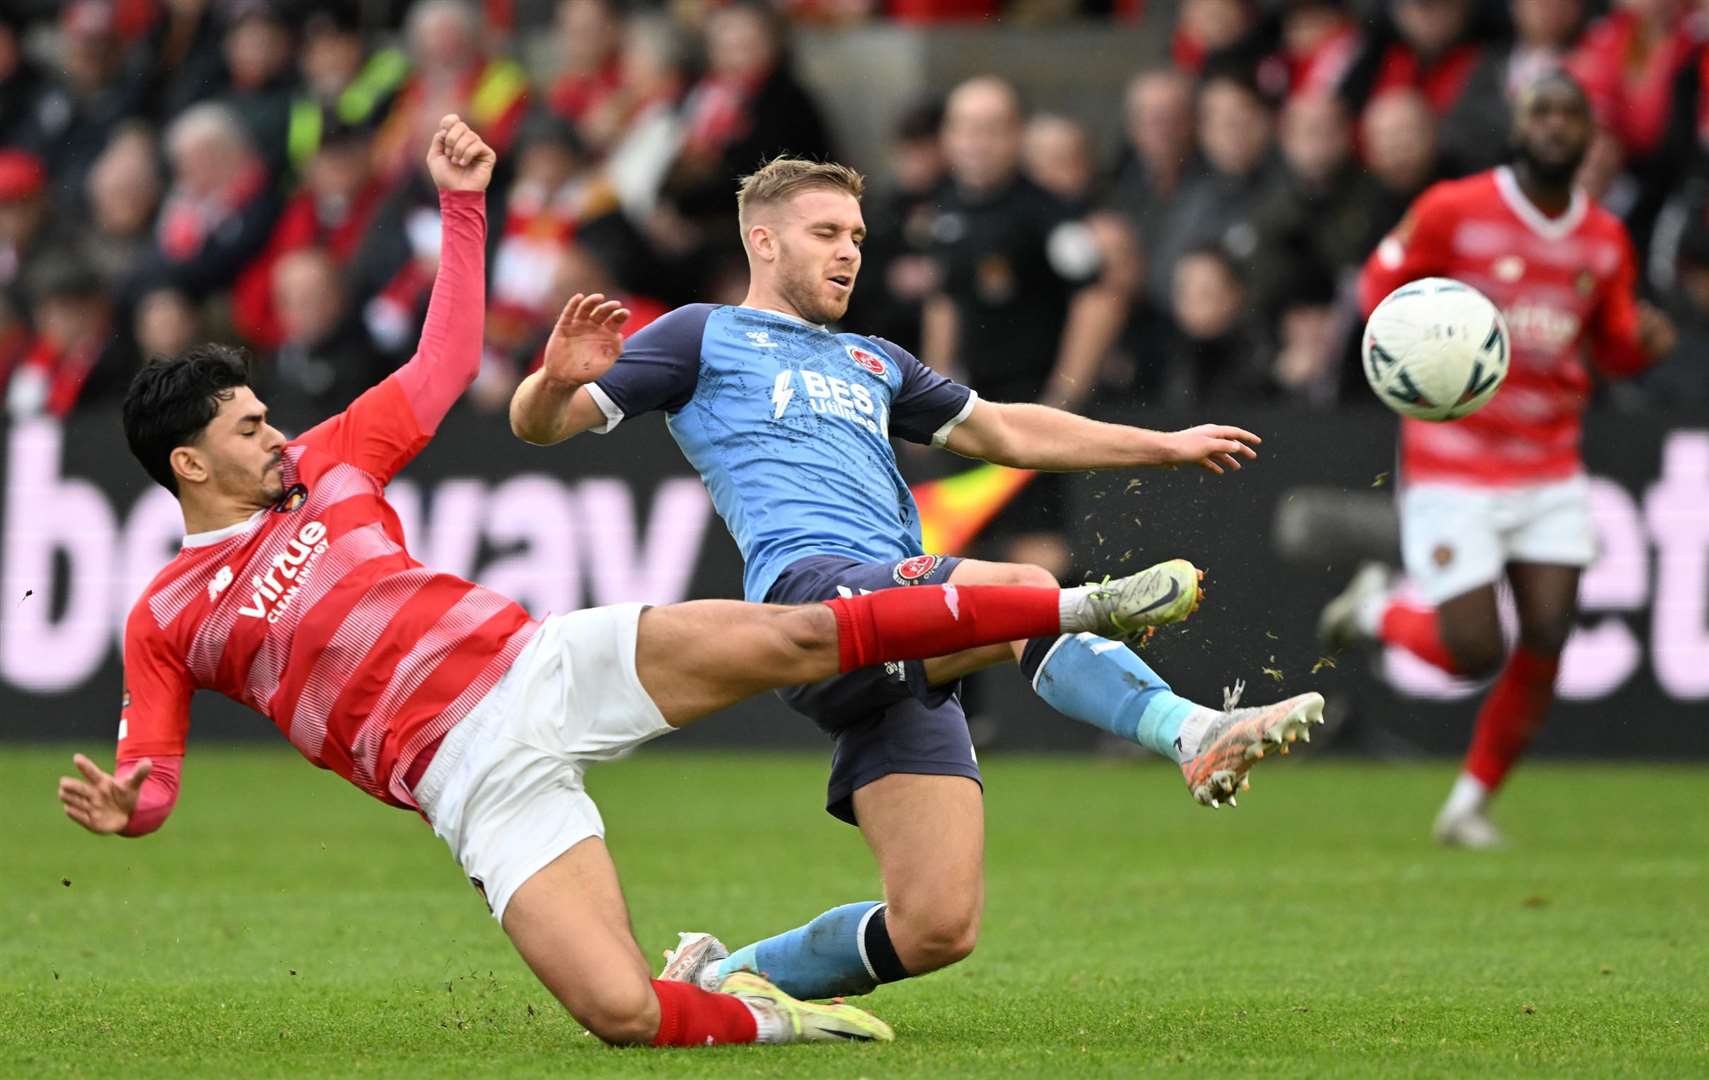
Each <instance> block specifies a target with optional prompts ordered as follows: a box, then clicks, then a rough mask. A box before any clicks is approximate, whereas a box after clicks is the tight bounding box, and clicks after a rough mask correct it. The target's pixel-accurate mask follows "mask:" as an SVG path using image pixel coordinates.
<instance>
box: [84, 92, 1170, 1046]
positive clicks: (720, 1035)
mask: <svg viewBox="0 0 1709 1080" xmlns="http://www.w3.org/2000/svg"><path fill="white" fill-rule="evenodd" d="M427 161H428V167H429V171H430V172H431V173H432V176H433V180H434V182H435V184H436V185H437V186H438V188H439V191H440V211H441V215H442V230H443V243H442V247H441V255H440V266H439V272H438V278H437V280H436V282H435V284H434V291H433V298H432V301H431V304H430V306H429V310H428V315H427V322H426V325H425V326H424V328H423V330H422V339H421V345H420V349H419V350H418V352H417V354H416V355H415V357H414V358H412V359H411V360H410V362H409V363H408V364H406V365H404V367H402V368H401V369H399V370H398V371H397V372H395V373H393V374H392V375H391V376H389V377H388V378H387V379H386V380H385V381H383V382H381V383H380V384H379V385H378V386H376V387H374V388H373V389H371V390H369V391H368V392H367V393H365V394H364V395H363V396H362V397H361V398H360V399H358V400H357V401H356V402H355V404H353V405H352V406H351V407H350V409H349V410H347V411H346V412H344V413H342V414H340V415H338V416H335V417H333V418H332V419H330V420H328V421H326V422H325V423H323V424H320V425H319V426H317V427H315V428H313V429H311V430H310V431H308V432H307V433H305V434H304V435H303V436H302V437H301V438H298V439H295V440H289V441H287V440H286V438H285V437H284V436H283V435H282V434H281V433H280V432H279V431H277V430H276V429H274V428H273V427H272V426H270V425H269V424H268V423H267V411H266V408H265V407H264V406H263V405H262V404H261V402H260V401H259V400H258V399H257V398H256V396H255V394H254V393H253V392H252V391H251V390H250V389H249V387H248V385H247V371H246V366H245V363H244V358H243V356H242V355H241V354H240V353H237V352H236V351H234V350H231V349H228V348H225V347H223V346H219V345H206V346H199V347H197V348H193V349H191V350H189V351H188V352H186V353H185V354H183V355H182V356H179V357H176V358H173V359H170V360H156V361H154V362H151V363H150V364H149V365H148V366H146V367H145V368H144V369H143V370H142V371H140V372H139V373H138V375H137V376H136V378H135V380H134V381H133V382H132V385H131V388H130V391H129V393H128V394H127V396H126V399H125V418H124V419H125V434H126V438H127V439H128V441H129V443H130V446H131V450H132V452H133V453H134V454H135V455H136V457H137V458H138V460H139V461H140V462H141V463H142V465H143V467H144V468H145V469H146V470H147V471H148V472H149V474H150V475H151V476H152V477H153V478H154V479H155V480H157V481H158V482H159V483H161V484H162V485H163V486H165V487H166V488H167V489H168V490H169V491H171V492H172V493H173V494H174V495H175V496H176V497H177V498H178V500H179V502H180V504H181V507H182V510H183V513H184V524H185V530H186V533H187V534H188V535H186V537H185V539H184V546H183V550H182V551H181V552H180V553H179V554H178V556H177V557H176V558H174V559H173V560H172V561H171V562H170V563H168V564H167V566H166V568H165V569H164V570H162V571H161V572H160V574H159V575H157V576H156V577H155V579H154V580H153V581H152V582H151V583H150V584H149V586H148V588H147V589H146V590H145V591H144V593H143V596H142V598H141V599H140V600H139V601H138V602H137V604H136V606H135V607H134V608H133V609H132V612H131V615H130V618H129V620H128V621H127V623H126V626H125V645H124V665H125V697H124V706H123V712H122V719H121V720H120V722H119V743H118V755H117V759H118V765H117V767H116V769H115V773H116V775H110V774H108V773H106V772H104V771H103V770H102V769H100V768H99V767H98V766H96V765H95V763H94V762H92V761H90V760H89V759H88V758H86V757H84V756H82V755H78V756H77V757H76V759H75V761H76V765H77V768H78V770H79V771H80V772H81V773H82V774H83V779H81V780H78V779H70V778H66V779H62V780H61V781H60V785H59V798H60V801H61V802H62V803H63V804H64V806H65V812H66V814H67V815H68V816H69V817H70V818H71V819H72V820H73V821H76V822H77V823H78V824H80V825H82V826H83V827H84V828H86V829H88V830H90V831H91V832H96V833H122V834H124V835H126V836H139V835H142V834H144V833H148V832H151V831H153V830H154V829H156V828H158V827H159V826H160V824H161V822H162V821H164V820H165V818H166V816H167V814H168V813H170V811H171V809H172V806H173V803H174V802H175V801H176V798H177V794H178V786H179V777H180V770H181V765H182V760H183V754H184V748H185V736H186V735H187V733H188V730H189V718H190V716H189V708H190V697H191V694H192V693H193V692H194V691H195V690H198V689H208V690H215V691H218V692H219V693H222V694H224V695H226V696H227V697H230V698H232V699H234V700H236V701H239V702H242V703H243V704H245V705H248V706H250V707H251V708H253V709H255V710H256V711H257V712H260V713H261V714H263V715H264V716H266V717H268V718H269V719H270V720H272V721H273V723H274V724H275V725H276V726H277V727H278V728H279V729H280V731H281V732H283V733H284V734H285V735H286V736H287V737H288V738H289V739H290V741H291V743H292V745H294V746H295V747H296V748H297V749H298V750H299V751H300V752H301V753H302V754H303V756H304V757H306V758H308V759H309V760H310V761H311V762H313V763H315V764H316V765H319V766H320V767H322V768H325V769H330V770H332V771H333V772H336V773H337V774H338V775H340V776H342V777H344V778H345V779H347V780H349V781H350V782H351V783H353V784H355V785H356V786H357V787H360V788H361V789H362V790H364V791H366V792H368V793H369V794H371V795H373V796H375V797H376V798H378V799H380V800H382V801H384V802H387V803H390V804H391V805H393V806H399V807H404V808H407V809H414V810H418V811H420V812H421V814H422V815H423V816H424V817H425V818H427V820H428V821H429V822H430V823H431V824H432V826H433V829H434V831H435V832H436V833H437V834H438V835H439V836H441V837H442V838H444V839H445V841H446V842H447V844H449V845H450V847H451V850H452V852H453V854H454V855H455V856H456V857H457V859H458V861H459V862H460V863H461V864H462V866H463V869H464V871H465V872H466V873H467V874H468V875H469V877H470V879H471V880H472V881H473V882H474V884H475V886H476V887H477V888H478V889H480V890H481V892H482V894H483V895H484V896H485V898H486V900H487V902H488V905H489V907H490V908H491V909H492V912H493V914H494V916H495V917H496V918H498V919H499V921H500V923H501V925H502V926H503V927H504V930H505V932H506V934H508V935H509V936H510V938H511V940H512V941H513V942H514V943H515V945H516V947H517V950H518V951H519V952H520V953H521V954H522V956H523V958H524V959H525V960H526V961H527V962H528V964H529V966H530V967H532V968H533V969H534V971H535V973H536V974H537V975H538V976H539V977H540V980H541V981H542V982H543V983H544V984H545V985H546V986H547V988H548V989H550V990H551V991H552V993H553V994H554V995H555V996H557V998H558V999H559V1000H560V1001H562V1002H563V1003H564V1005H565V1006H566V1007H567V1008H568V1009H569V1011H570V1012H571V1013H572V1014H573V1015H574V1016H575V1017H576V1018H577V1019H578V1020H580V1021H581V1022H582V1023H583V1024H585V1025H586V1026H587V1027H588V1028H589V1029H590V1030H591V1031H593V1032H594V1033H595V1034H596V1035H598V1036H600V1037H601V1038H603V1039H605V1040H607V1041H609V1042H617V1043H649V1042H650V1043H653V1044H655V1045H677V1046H700V1045H707V1044H710V1043H717V1042H754V1041H768V1042H778V1041H794V1040H799V1039H829V1038H843V1039H849V1038H854V1039H888V1038H890V1037H891V1033H890V1030H889V1028H888V1027H887V1026H886V1025H885V1024H884V1023H883V1022H882V1021H879V1020H877V1019H876V1018H874V1017H872V1016H870V1015H868V1014H866V1013H864V1012H862V1011H861V1010H859V1009H855V1008H853V1007H852V1006H846V1005H809V1004H805V1003H802V1002H797V1001H795V1000H794V999H793V998H790V997H788V996H787V995H785V994H783V993H782V992H781V991H779V990H777V989H776V987H774V986H772V985H771V984H770V983H768V982H767V981H766V980H764V979H763V978H761V977H759V976H757V975H754V974H751V973H744V974H742V975H741V976H740V977H739V978H738V977H736V976H732V977H731V979H729V980H726V981H725V982H724V984H723V985H722V986H720V987H719V990H721V991H722V992H721V993H708V992H706V991H705V990H702V989H700V988H699V987H694V986H688V985H686V984H682V983H662V982H654V981H653V980H652V978H651V973H650V969H649V967H648V965H647V962H646V961H645V959H643V957H642V954H641V951H640V949H639V947H638V946H637V945H636V943H635V940H634V937H633V935H632V933H631V931H630V928H629V918H628V913H627V911H626V909H625V906H624V903H623V897H622V893H621V892H620V890H619V888H618V884H617V875H616V871H615V869H614V868H613V866H612V863H611V858H610V856H609V854H608V853H607V851H606V848H605V845H604V843H603V840H602V837H603V834H604V827H603V824H602V822H601V821H600V817H599V811H598V809H597V808H596V807H595V806H594V804H593V801H592V800H591V799H590V798H589V797H588V795H587V792H586V790H585V788H584V787H583V784H582V774H583V771H584V770H585V768H586V767H587V765H589V764H590V763H592V762H595V761H601V760H607V759H610V758H613V757H616V756H618V755H620V754H622V753H624V752H626V751H628V750H630V749H632V748H634V747H635V746H636V745H638V744H640V743H642V742H645V741H647V740H649V739H652V738H656V737H657V736H659V735H663V734H665V733H667V732H669V731H671V730H672V729H673V728H676V727H680V726H681V725H683V724H686V723H689V722H690V721H692V720H695V719H697V718H698V717H700V716H703V715H705V714H707V713H709V712H712V711H715V710H717V709H719V708H722V707H724V706H726V705H729V704H732V703H734V702H736V701H738V700H740V699H742V698H744V697H747V696H750V695H752V694H756V693H760V692H762V691H765V690H770V689H776V688H780V687H786V686H793V685H796V684H798V683H803V682H811V681H814V680H818V679H823V678H827V677H830V676H832V675H835V674H837V673H838V672H840V671H850V670H854V669H857V668H860V667H865V666H868V665H870V664H873V663H877V662H880V661H885V660H903V659H918V658H924V657H927V656H936V655H940V654H942V653H946V652H952V651H955V650H959V649H965V648H969V647H973V646H978V645H991V644H996V643H999V642H1005V641H1009V640H1012V639H1014V638H1017V637H1030V636H1034V635H1038V634H1044V633H1051V634H1056V633H1060V632H1081V631H1087V632H1099V633H1109V632H1110V631H1111V630H1112V629H1113V628H1114V626H1115V625H1116V624H1117V623H1118V622H1119V623H1123V624H1124V625H1129V626H1133V627H1140V626H1142V625H1143V622H1144V619H1143V617H1137V618H1136V617H1135V616H1136V613H1137V609H1138V608H1139V607H1140V606H1141V601H1140V599H1139V598H1138V597H1137V596H1136V595H1135V593H1134V590H1133V589H1132V588H1131V587H1129V586H1127V585H1124V583H1122V582H1117V583H1114V585H1113V586H1110V587H1101V586H1089V587H1083V588H1080V589H1069V590H1061V591H1058V590H1049V589H1029V588H1011V587H994V586H979V587H976V586H964V587H960V588H956V587H954V586H943V587H922V588H916V589H902V590H896V591H894V592H887V593H881V594H876V595H873V596H857V597H852V598H848V599H842V600H833V601H830V602H829V603H826V604H812V605H804V606H799V607H783V606H765V605H758V604H742V603H736V602H730V601H701V602H698V603H690V604H677V605H671V606H668V607H652V608H646V607H643V606H642V605H640V604H629V605H621V606H616V607H608V608H595V609H592V610H588V611H579V612H573V613H570V614H568V615H556V616H549V617H547V618H545V619H542V620H535V619H533V618H531V617H530V616H529V614H528V613H527V612H525V611H523V610H522V608H521V607H519V606H518V605H517V604H516V603H514V602H513V601H511V600H509V599H507V598H505V597H503V596H500V595H498V594H496V593H494V592H491V591H490V590H487V589H484V588H482V587H480V586H477V585H473V584H471V583H469V582H467V581H464V580H461V579H459V578H456V577H453V576H451V575H448V574H440V573H435V572H434V571H432V570H429V569H427V568H426V567H424V566H422V565H421V564H420V563H418V562H416V561H415V560H414V559H413V558H411V557H410V555H409V553H408V552H407V551H406V550H405V549H404V537H403V533H402V529H401V527H400V525H399V522H398V518H397V515H396V514H395V513H394V512H393V510H392V508H391V507H390V506H389V505H388V504H387V503H386V501H385V498H384V488H385V485H386V483H387V482H388V481H390V480H391V478H392V477H393V476H394V475H396V473H397V472H398V471H399V470H400V469H401V468H403V466H404V465H405V464H406V463H407V462H408V461H409V460H410V459H411V458H412V457H414V456H415V454H416V453H418V452H419V451H420V450H421V449H422V448H423V447H424V446H426V445H427V443H428V441H429V440H430V439H431V438H432V436H433V433H434V432H435V431H436V430H437V428H438V425H439V422H440V420H441V419H443V418H444V416H445V414H446V412H447V411H448V410H449V409H450V407H451V405H452V404H453V403H454V402H455V401H456V400H457V399H458V397H460V396H461V395H462V393H463V392H464V391H465V390H466V389H467V388H468V386H469V384H470V383H471V382H472V381H473V379H474V377H475V375H476V372H477V371H478V369H479V365H480V355H481V340H482V323H483V318H482V312H483V306H484V300H485V298H484V295H483V279H484V266H483V247H484V243H485V232H486V217H485V194H484V192H485V190H486V187H487V183H488V181H489V179H490V178H491V175H492V168H493V163H494V158H493V153H492V151H491V150H490V149H489V148H488V147H487V146H486V144H485V143H483V142H482V141H481V139H480V138H479V137H478V136H477V135H476V134H475V133H474V132H473V131H471V130H470V129H469V128H468V126H467V125H465V124H463V123H462V122H461V121H459V120H458V119H457V118H456V117H455V116H447V117H446V118H445V119H444V120H443V121H442V122H441V124H440V129H439V131H438V132H437V133H436V134H435V135H434V138H433V144H432V147H431V150H430V151H429V154H428V159H427ZM619 311H620V306H619V305H618V304H616V303H604V304H602V303H600V302H599V298H597V297H596V298H593V299H592V300H590V301H585V302H578V303H575V304H572V305H571V306H570V307H569V308H567V309H566V310H565V313H564V315H563V317H562V319H561V320H560V322H559V325H558V328H557V330H556V331H555V334H554V338H553V341H552V343H551V344H549V345H548V351H549V352H550V351H553V350H555V349H564V348H569V347H570V346H569V344H568V343H569V342H572V341H574V340H576V339H577V338H578V337H580V338H585V337H587V336H589V335H592V336H595V337H600V338H602V339H603V337H604V336H605V335H611V336H615V335H614V333H613V331H614V330H615V329H616V327H617V326H619V325H621V323H622V321H623V317H622V315H621V314H619ZM573 351H574V352H575V354H576V356H577V360H576V365H577V368H578V374H581V375H585V376H586V377H587V378H588V379H590V380H591V379H594V378H598V377H599V376H600V375H602V374H603V373H604V371H605V370H606V369H607V368H609V367H610V365H611V363H612V362H613V361H615V360H616V358H617V350H616V349H615V348H613V349H609V350H604V351H602V350H600V349H597V348H595V349H588V348H585V347H578V348H575V349H573ZM495 437H497V436H496V435H495Z"/></svg>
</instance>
